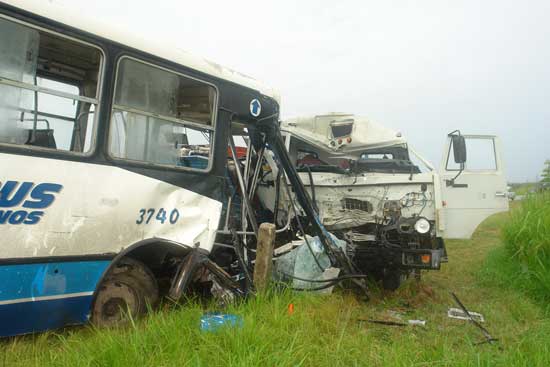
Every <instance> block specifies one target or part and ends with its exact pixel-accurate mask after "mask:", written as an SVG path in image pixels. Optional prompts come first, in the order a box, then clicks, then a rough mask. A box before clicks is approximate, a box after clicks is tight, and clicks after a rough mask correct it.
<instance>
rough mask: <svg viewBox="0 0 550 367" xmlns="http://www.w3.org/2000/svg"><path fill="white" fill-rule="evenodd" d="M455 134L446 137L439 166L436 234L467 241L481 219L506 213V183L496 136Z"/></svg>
mask: <svg viewBox="0 0 550 367" xmlns="http://www.w3.org/2000/svg"><path fill="white" fill-rule="evenodd" d="M457 134H458V135H460V132H458V131H457V132H454V133H452V134H449V138H448V141H447V144H446V147H445V151H444V154H443V161H442V162H441V166H440V179H441V200H442V209H441V214H442V215H440V217H439V231H440V232H441V233H442V236H443V237H444V238H462V239H468V238H470V237H471V236H472V234H473V233H474V231H475V229H476V228H477V226H478V225H479V224H480V223H481V222H482V221H483V220H484V219H486V218H487V217H489V216H491V215H492V214H495V213H499V212H502V211H507V210H508V197H507V195H506V187H507V183H506V177H505V173H504V163H503V161H502V154H501V150H500V149H501V148H500V141H499V139H498V138H497V137H496V136H489V135H462V137H463V139H462V138H460V139H456V137H457V136H456V135H457ZM453 135H454V138H453ZM461 140H462V143H461V142H460V141H461ZM461 144H462V149H463V151H464V152H463V153H461V149H460V147H459V145H461ZM456 148H458V150H457V149H456ZM460 162H463V163H460Z"/></svg>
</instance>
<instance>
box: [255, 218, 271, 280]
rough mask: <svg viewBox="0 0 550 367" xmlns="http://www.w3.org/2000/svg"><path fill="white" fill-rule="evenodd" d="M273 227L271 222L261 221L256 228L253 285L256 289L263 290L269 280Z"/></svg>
mask: <svg viewBox="0 0 550 367" xmlns="http://www.w3.org/2000/svg"><path fill="white" fill-rule="evenodd" d="M275 228H276V227H275V225H274V224H272V223H262V224H261V225H260V228H259V230H258V244H257V246H256V264H255V265H254V286H255V287H256V289H257V290H258V291H263V290H265V289H266V288H267V286H268V285H269V282H270V281H271V270H272V265H273V262H272V260H273V246H274V243H275Z"/></svg>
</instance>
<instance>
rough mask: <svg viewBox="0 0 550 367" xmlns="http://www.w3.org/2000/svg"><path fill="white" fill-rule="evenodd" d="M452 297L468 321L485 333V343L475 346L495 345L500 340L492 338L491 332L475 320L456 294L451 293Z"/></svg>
mask: <svg viewBox="0 0 550 367" xmlns="http://www.w3.org/2000/svg"><path fill="white" fill-rule="evenodd" d="M451 296H453V298H454V300H455V302H456V303H457V304H458V306H459V307H460V308H461V309H462V311H463V312H464V314H466V316H467V317H468V320H469V321H470V322H471V323H472V324H474V325H475V326H476V327H477V328H478V329H479V330H481V332H482V333H483V336H485V339H486V340H484V341H482V342H479V343H476V344H475V345H481V344H485V343H489V344H493V343H495V342H497V341H498V339H495V338H493V337H492V336H491V334H490V333H489V331H488V330H487V329H486V328H484V327H483V325H481V324H480V323H479V322H478V321H477V320H475V319H474V318H473V317H472V315H471V313H470V312H469V311H468V309H467V308H466V306H464V304H463V303H462V302H461V301H460V299H458V296H457V295H456V294H454V293H453V292H451Z"/></svg>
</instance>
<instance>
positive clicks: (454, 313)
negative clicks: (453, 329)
mask: <svg viewBox="0 0 550 367" xmlns="http://www.w3.org/2000/svg"><path fill="white" fill-rule="evenodd" d="M468 313H469V314H470V316H468V315H466V313H465V312H464V311H462V310H461V309H460V308H454V307H451V308H449V310H448V311H447V316H448V317H449V318H451V319H457V320H466V321H470V318H473V319H475V320H476V321H477V322H485V318H484V317H483V315H482V314H480V313H478V312H473V311H468Z"/></svg>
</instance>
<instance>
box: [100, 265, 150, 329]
mask: <svg viewBox="0 0 550 367" xmlns="http://www.w3.org/2000/svg"><path fill="white" fill-rule="evenodd" d="M158 299H159V294H158V286H157V282H156V279H155V277H154V276H153V274H152V273H151V271H150V270H149V269H148V268H147V267H146V266H145V265H144V264H143V263H141V262H139V261H137V260H134V259H131V258H123V259H121V260H120V261H119V262H118V263H117V264H116V265H115V266H113V268H111V269H110V270H109V272H108V273H107V275H106V276H105V278H104V279H103V281H102V282H101V284H100V286H99V288H98V290H97V292H96V297H95V300H94V304H93V306H92V315H91V318H92V322H93V323H94V324H95V325H97V326H107V327H108V326H113V325H116V324H119V323H123V322H125V321H128V320H129V318H132V319H135V318H137V317H140V316H142V315H143V314H144V313H145V312H147V308H148V307H154V306H155V305H156V304H157V302H158Z"/></svg>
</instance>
